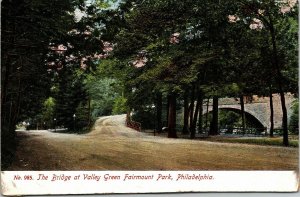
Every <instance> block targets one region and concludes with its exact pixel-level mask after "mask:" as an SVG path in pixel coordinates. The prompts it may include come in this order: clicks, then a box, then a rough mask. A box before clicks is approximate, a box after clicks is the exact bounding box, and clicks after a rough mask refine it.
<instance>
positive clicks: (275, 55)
mask: <svg viewBox="0 0 300 197" xmlns="http://www.w3.org/2000/svg"><path fill="white" fill-rule="evenodd" d="M269 19H270V23H269V28H270V34H271V37H272V47H273V65H274V67H275V70H276V79H277V80H276V81H277V83H278V89H279V94H280V101H281V109H282V129H283V145H285V146H288V145H289V138H288V127H287V109H286V105H285V97H284V91H283V87H282V81H281V80H282V74H281V71H280V68H279V63H278V52H277V44H276V36H275V29H274V26H273V19H272V17H271V16H270V15H269Z"/></svg>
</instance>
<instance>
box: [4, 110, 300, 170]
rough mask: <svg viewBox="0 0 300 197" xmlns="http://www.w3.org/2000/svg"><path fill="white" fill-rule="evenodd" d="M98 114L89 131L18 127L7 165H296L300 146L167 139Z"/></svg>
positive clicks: (48, 167) (129, 167)
mask: <svg viewBox="0 0 300 197" xmlns="http://www.w3.org/2000/svg"><path fill="white" fill-rule="evenodd" d="M124 122H125V116H124V115H118V116H107V117H102V118H99V119H98V120H97V121H96V123H95V126H94V128H93V130H92V131H91V132H90V133H88V134H84V135H77V134H62V133H52V132H49V131H46V130H38V131H35V130H31V131H17V139H18V141H19V146H18V148H17V152H16V157H15V160H14V162H13V163H12V165H11V166H10V167H9V169H8V170H296V169H297V168H298V149H297V148H285V147H273V146H257V145H245V144H227V143H216V142H206V141H196V140H188V139H167V138H163V137H157V136H150V135H147V134H145V133H140V132H136V131H135V130H132V129H130V128H127V127H125V124H124Z"/></svg>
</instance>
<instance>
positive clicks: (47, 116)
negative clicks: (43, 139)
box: [42, 97, 55, 128]
mask: <svg viewBox="0 0 300 197" xmlns="http://www.w3.org/2000/svg"><path fill="white" fill-rule="evenodd" d="M54 111H55V99H54V98H53V97H49V98H47V99H46V100H45V102H44V104H43V110H42V122H43V124H44V123H45V126H46V128H51V126H52V121H53V118H54Z"/></svg>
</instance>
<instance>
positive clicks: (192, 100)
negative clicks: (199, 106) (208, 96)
mask: <svg viewBox="0 0 300 197" xmlns="http://www.w3.org/2000/svg"><path fill="white" fill-rule="evenodd" d="M194 105H195V84H193V87H192V93H191V104H190V130H191V125H192V124H193V117H194Z"/></svg>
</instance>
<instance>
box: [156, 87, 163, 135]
mask: <svg viewBox="0 0 300 197" xmlns="http://www.w3.org/2000/svg"><path fill="white" fill-rule="evenodd" d="M161 117H162V94H161V92H158V93H157V95H156V122H157V124H156V131H157V132H158V133H161V132H162V120H161Z"/></svg>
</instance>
